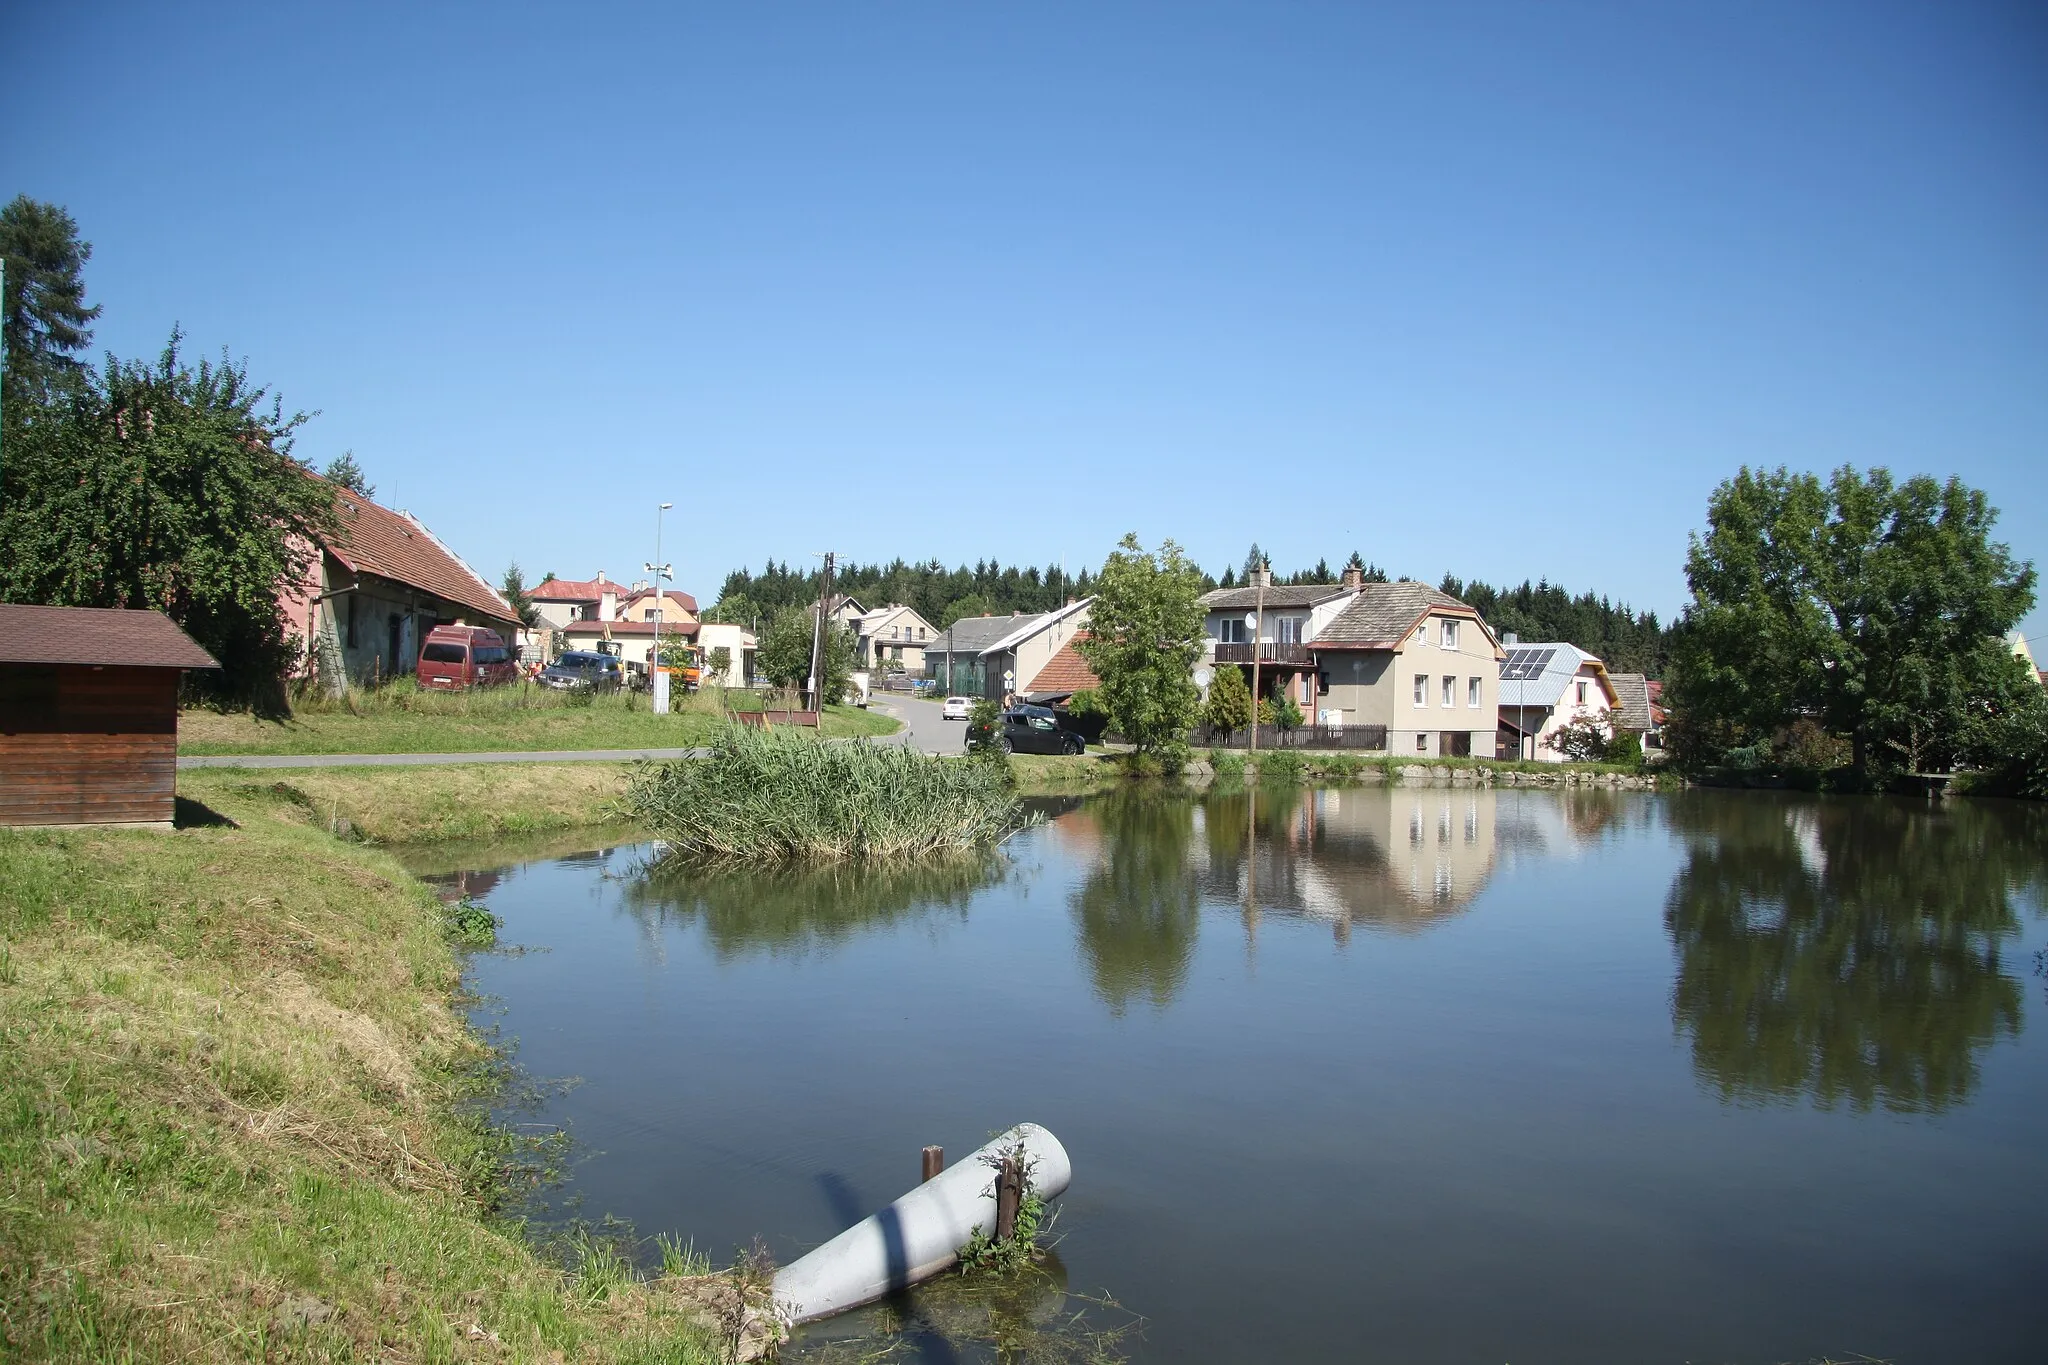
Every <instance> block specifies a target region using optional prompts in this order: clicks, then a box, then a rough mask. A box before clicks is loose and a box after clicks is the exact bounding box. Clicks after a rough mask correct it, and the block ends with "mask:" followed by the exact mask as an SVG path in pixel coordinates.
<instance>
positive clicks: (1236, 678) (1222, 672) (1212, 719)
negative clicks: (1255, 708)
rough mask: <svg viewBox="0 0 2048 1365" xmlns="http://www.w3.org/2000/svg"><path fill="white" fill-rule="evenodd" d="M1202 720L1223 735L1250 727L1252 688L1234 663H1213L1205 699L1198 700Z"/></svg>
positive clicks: (1242, 671)
mask: <svg viewBox="0 0 2048 1365" xmlns="http://www.w3.org/2000/svg"><path fill="white" fill-rule="evenodd" d="M1202 723H1203V724H1204V725H1207V726H1208V727H1209V728H1210V729H1211V730H1214V731H1216V732H1217V733H1218V734H1220V735H1223V736H1225V737H1226V738H1227V737H1228V736H1230V735H1232V734H1234V733H1236V732H1237V731H1239V730H1244V729H1249V728H1250V727H1251V723H1252V689H1251V687H1250V686H1249V685H1248V684H1247V683H1246V682H1245V680H1244V670H1243V669H1241V668H1239V667H1238V666H1237V665H1236V664H1219V665H1218V666H1217V668H1216V676H1215V677H1214V678H1213V679H1212V680H1211V681H1210V683H1209V698H1208V700H1207V701H1205V702H1203V703H1202Z"/></svg>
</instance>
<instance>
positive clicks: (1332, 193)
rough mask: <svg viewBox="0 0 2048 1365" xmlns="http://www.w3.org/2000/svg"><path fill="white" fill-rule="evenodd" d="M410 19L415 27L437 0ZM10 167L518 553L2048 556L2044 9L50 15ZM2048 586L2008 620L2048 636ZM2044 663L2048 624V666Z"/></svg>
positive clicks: (19, 92)
mask: <svg viewBox="0 0 2048 1365" xmlns="http://www.w3.org/2000/svg"><path fill="white" fill-rule="evenodd" d="M430 9H431V10H432V11H433V12H432V13H428V12H427V11H428V10H430ZM5 31H6V34H7V41H6V44H5V46H6V50H7V51H8V53H9V56H10V58H11V60H10V61H8V63H7V67H8V78H7V80H6V81H5V82H4V83H0V117H4V120H5V126H6V127H7V129H8V130H9V132H8V136H7V138H6V140H5V145H4V147H0V171H4V175H0V190H4V191H5V193H6V194H7V195H10V196H11V195H12V194H14V193H16V192H26V193H28V194H31V195H33V196H35V197H37V198H41V199H48V200H53V201H56V202H58V203H62V204H64V205H66V206H68V207H69V208H70V209H71V210H72V212H73V213H74V214H75V215H76V217H77V218H78V220H79V222H80V225H81V227H82V229H83V231H84V233H85V235H86V236H87V237H88V238H89V239H90V240H91V241H92V242H93V244H94V247H95V251H94V257H93V261H92V265H91V267H90V273H89V277H88V279H89V285H90V289H91V294H92V297H93V298H95V299H96V300H98V301H100V302H102V303H103V304H104V305H105V306H106V315H105V317H104V319H103V320H102V323H101V325H100V327H99V332H98V338H97V340H98V343H99V344H100V345H103V346H105V347H108V348H111V349H113V350H114V351H116V352H118V353H121V354H130V353H138V352H153V351H154V350H155V349H156V348H157V347H158V346H160V345H161V343H162V341H163V339H164V337H165V335H166V334H167V333H168V331H169V330H170V327H171V325H172V323H173V322H179V323H182V325H183V326H184V328H185V329H186V331H187V332H188V333H189V335H190V338H191V344H192V345H193V346H194V347H195V348H198V349H200V350H204V351H207V352H218V350H219V349H220V348H221V347H223V346H225V347H227V348H228V349H229V351H230V352H231V353H232V354H233V355H235V356H237V357H246V358H247V360H248V362H249V366H250V369H251V372H252V374H253V375H254V376H255V377H257V378H259V379H261V380H263V381H266V382H268V383H270V384H272V385H273V386H275V388H276V389H277V390H278V391H279V392H281V393H282V394H283V395H284V397H285V399H286V400H287V402H288V403H289V404H290V405H292V406H297V407H305V408H309V409H311V408H317V409H320V410H321V412H322V415H321V416H320V417H319V419H318V420H317V421H315V422H314V423H313V424H312V425H311V427H310V428H308V429H307V431H306V433H305V435H304V437H303V439H302V442H301V445H300V448H299V453H300V454H301V455H302V456H306V457H310V458H311V459H312V460H314V461H315V462H316V463H324V462H325V460H326V459H327V458H329V457H331V456H332V455H334V454H336V453H338V452H340V451H341V450H343V449H345V448H350V449H353V450H354V451H355V453H356V455H357V458H358V459H359V460H360V461H361V462H362V463H363V464H364V465H365V466H366V467H367V468H368V470H369V472H370V475H371V477H372V479H373V481H374V482H375V483H376V484H377V485H378V488H379V492H380V500H383V501H386V502H390V503H393V504H395V505H399V506H403V507H406V508H409V509H411V510H412V511H414V512H416V513H418V514H419V515H420V516H422V517H423V518H424V519H425V520H426V521H427V522H428V524H429V525H430V526H432V527H433V528H434V529H435V530H436V531H437V532H438V533H439V534H440V535H441V536H442V537H443V538H444V539H446V540H447V541H449V542H450V543H451V544H453V545H454V546H455V547H456V548H457V549H458V550H459V551H460V552H461V553H463V554H464V555H465V556H466V557H467V558H468V559H469V560H470V561H471V562H472V563H473V564H475V565H476V566H477V567H478V568H479V569H480V570H482V571H484V572H485V573H486V574H487V575H489V576H491V577H493V578H495V577H496V576H497V574H498V573H499V572H500V571H502V569H503V568H504V566H505V564H506V563H507V562H508V561H510V560H512V559H514V558H516V559H518V560H519V561H520V563H521V564H522V565H524V566H525V568H526V569H527V570H528V571H529V575H530V576H531V575H537V574H538V573H539V572H541V571H544V570H549V569H552V570H556V571H558V572H560V573H562V574H564V575H565V576H577V577H580V576H585V575H588V574H590V573H591V572H594V571H595V570H597V569H600V568H602V569H605V570H607V571H608V572H609V573H611V574H613V575H624V574H627V573H629V572H632V571H634V570H637V569H638V567H639V565H640V563H641V561H643V560H645V559H648V558H651V557H652V555H653V552H654V547H653V537H654V504H655V503H656V502H658V501H662V500H671V501H673V502H675V503H676V505H677V511H676V512H675V513H671V514H670V517H669V520H668V533H667V544H666V546H665V549H666V550H667V551H668V553H669V556H670V558H672V559H673V560H675V561H676V563H677V569H678V577H679V580H680V582H681V584H682V585H683V586H684V587H686V588H689V589H691V590H694V591H696V592H698V593H700V594H701V595H704V596H706V597H708V596H710V595H712V594H715V592H716V589H717V584H718V581H719V579H720V578H721V577H722V576H723V574H724V573H725V571H726V570H727V569H728V568H731V567H733V566H735V565H737V564H739V563H741V562H745V563H748V564H751V565H753V566H755V567H757V568H758V567H759V565H760V564H761V562H762V561H763V560H764V559H765V558H766V557H768V556H770V555H773V556H775V557H777V558H787V559H789V560H791V561H796V562H801V561H803V560H805V559H806V557H807V556H808V555H809V554H810V553H811V552H812V551H815V550H821V549H824V548H826V547H828V546H829V547H833V548H836V549H838V550H840V551H841V552H842V553H844V554H846V555H849V556H851V557H854V558H856V559H860V560H869V559H878V558H879V559H886V558H889V557H892V556H895V555H898V554H900V555H903V556H904V557H906V558H911V559H920V558H929V557H932V556H937V557H938V558H940V559H943V560H945V561H946V562H948V563H949V564H951V563H957V562H961V561H970V562H971V561H973V560H975V559H978V558H982V557H994V558H997V559H1000V560H1002V561H1003V562H1005V563H1009V562H1034V563H1039V564H1044V563H1048V562H1053V561H1057V560H1060V559H1061V558H1064V559H1065V560H1066V562H1067V563H1068V564H1069V565H1070V566H1078V565H1080V564H1082V563H1099V562H1100V561H1101V559H1102V556H1103V555H1104V554H1105V553H1106V552H1107V551H1108V549H1109V548H1110V546H1111V545H1112V544H1113V543H1114V541H1115V539H1116V538H1117V536H1119V535H1120V534H1121V533H1122V532H1124V531H1125V530H1136V531H1137V532H1138V533H1139V534H1140V536H1141V537H1143V538H1144V539H1145V540H1146V541H1147V542H1148V543H1151V542H1154V541H1157V540H1158V539H1160V538H1162V537H1165V536H1172V537H1174V538H1176V539H1177V540H1179V541H1180V542H1181V543H1182V544H1184V545H1185V546H1187V547H1188V548H1189V549H1190V550H1191V551H1192V552H1193V553H1194V554H1195V556H1196V557H1197V558H1198V559H1200V560H1201V561H1202V562H1203V563H1204V564H1206V565H1208V566H1210V567H1211V568H1213V569H1216V570H1220V569H1221V568H1222V567H1223V566H1224V565H1225V564H1227V563H1234V562H1236V561H1237V560H1239V559H1240V558H1241V557H1242V555H1243V553H1244V550H1245V547H1246V545H1247V544H1248V543H1249V542H1250V541H1252V540H1254V539H1256V540H1257V541H1259V542H1260V543H1261V544H1262V545H1264V546H1265V547H1266V548H1267V549H1268V550H1269V551H1270V552H1271V553H1272V554H1273V557H1274V559H1275V561H1276V567H1279V568H1281V569H1283V570H1285V569H1289V568H1292V567H1295V566H1298V565H1307V564H1312V563H1313V562H1314V561H1315V560H1316V559H1317V558H1318V557H1319V556H1327V557H1328V558H1329V559H1330V560H1331V562H1333V563H1335V562H1338V561H1340V560H1341V559H1342V557H1343V556H1344V555H1346V554H1348V553H1349V552H1350V551H1351V550H1352V549H1354V548H1356V549H1358V550H1360V551H1362V552H1363V553H1364V554H1365V555H1366V556H1367V557H1368V558H1370V559H1372V560H1375V561H1377V562H1378V563H1380V564H1382V565H1385V566H1387V567H1388V568H1390V569H1393V570H1395V571H1396V572H1401V573H1407V574H1410V575H1413V576H1416V577H1421V578H1428V579H1432V580H1433V579H1435V578H1436V577H1438V576H1439V575H1441V574H1442V573H1444V572H1445V571H1452V572H1456V573H1458V574H1460V575H1461V576H1463V577H1467V578H1473V577H1478V578H1485V579H1487V580H1490V581H1495V582H1504V581H1519V580H1521V579H1522V578H1524V577H1529V578H1537V577H1544V576H1547V577H1549V578H1550V579H1551V580H1552V581H1554V582H1561V583H1564V584H1566V585H1567V586H1570V587H1572V588H1573V589H1575V590H1576V589H1582V588H1592V589H1595V590H1598V591H1603V592H1607V593H1610V594H1612V595H1614V596H1616V597H1619V598H1625V599H1628V600H1631V601H1633V602H1635V603H1637V604H1639V605H1643V606H1649V607H1654V608H1656V609H1657V610H1659V611H1660V612H1663V613H1667V614H1669V613H1672V612H1675V611H1676V609H1677V608H1678V607H1679V606H1680V605H1681V604H1682V603H1683V601H1684V599H1685V588H1684V575H1683V566H1684V556H1685V537H1686V533H1687V531H1688V530H1691V529H1693V528H1694V527H1696V526H1697V525H1698V524H1699V522H1700V519H1701V515H1702V511H1703V508H1704V505H1705V501H1706V498H1707V495H1708V493H1709V492H1710V490H1711V489H1712V488H1713V486H1714V485H1715V484H1716V483H1717V482H1718V481H1719V480H1721V479H1722V478H1724V477H1726V476H1727V475H1728V474H1730V473H1732V472H1733V471H1734V470H1735V468H1736V467H1737V466H1738V465H1740V464H1742V463H1744V462H1749V463H1751V464H1765V465H1776V464H1779V463H1784V464H1789V465H1792V466H1794V467H1799V468H1811V469H1826V468H1830V467H1832V466H1835V465H1838V464H1840V463H1843V462H1845V461H1846V462H1854V463H1856V464H1859V465H1870V464H1886V465H1889V466H1891V467H1892V468H1894V469H1895V470H1898V471H1901V472H1905V471H1928V472H1934V473H1940V474H1947V473H1950V472H1954V473H1957V474H1960V475H1961V476H1962V477H1963V478H1964V479H1966V480H1967V481H1969V482H1971V483H1973V484H1975V485H1977V486H1979V487H1982V488H1984V489H1986V490H1987V491H1988V492H1989V494H1990V496H1991V498H1992V501H1993V502H1994V503H1995V504H1997V505H1998V506H1999V507H2000V508H2001V509H2003V513H2004V515H2003V519H2002V522H2001V531H2002V534H2003V535H2004V537H2005V538H2006V539H2007V540H2008V541H2009V542H2010V543H2011V544H2012V546H2013V547H2014V549H2015V551H2016V552H2018V553H2019V554H2021V555H2023V556H2025V557H2028V558H2032V559H2034V560H2036V561H2037V562H2040V561H2048V477H2044V474H2043V471H2044V469H2048V460H2044V453H2048V249H2044V243H2048V18H2044V17H2043V12H2042V11H2041V10H2040V8H2039V7H2038V6H2031V7H2030V6H2025V5H2019V4H2013V5H1996V4H1970V3H1956V4H1946V5H1924V4H1886V3H1875V2H1874V0H1862V2H1860V3H1842V4H1829V3H1801V4H1796V5H1788V4H1784V3H1771V4H1765V3H1754V4H1744V3H1717V4H1711V5H1707V4H1700V5H1691V6H1686V5H1675V4H1674V5H1625V4H1618V3H1617V4H1605V5H1585V4H1566V3H1550V4H1542V5H1529V4H1507V5H1499V6H1489V5H1442V6H1437V5H1431V6H1414V7H1409V8H1407V9H1405V10H1395V9H1392V8H1373V7H1367V6H1348V5H1304V4H1292V5H1287V4H1275V5H1250V4H1231V5H1210V4H1174V5H1158V6H1147V5H1137V4H1118V5H1071V6H1069V5H1057V4H1033V5H1028V6H1027V5H1019V4H1011V5H974V6H964V5H936V4H929V5H921V4H870V5H857V6H856V5H817V6H804V5H797V4H781V5H774V6H760V5H721V6H679V5H678V6H668V5H650V6H645V7H602V6H598V5H577V6H562V7H560V8H557V9H548V8H540V7H531V8H522V7H520V6H517V5H508V4H499V5H489V6H477V7H474V8H471V9H467V10H463V9H458V8H455V7H442V6H435V7H427V6H414V5H399V6H391V7H375V6H369V5H356V6H348V7H339V6H336V7H326V8H325V9H324V10H321V11H319V12H316V11H315V9H314V7H306V6H288V5H262V6H251V7H246V8H245V7H237V6H232V5H226V4H220V5H206V6H183V7H169V6H154V7H152V6H141V5H126V6H116V5H105V4H93V3H74V4H65V5H48V6H38V7H35V8H34V9H32V10H24V11H18V12H15V13H14V14H13V15H12V16H11V17H10V18H9V19H8V20H6V21H5ZM2044 621H2048V613H2044V612H2042V611H2037V612H2036V613H2035V615H2034V617H2033V618H2031V620H2030V622H2029V627H2030V634H2034V635H2036V636H2037V637H2041V636H2043V635H2044V632H2043V631H2042V629H2041V628H2042V625H2043V623H2044ZM2041 652H2043V653H2044V654H2048V650H2042V651H2041Z"/></svg>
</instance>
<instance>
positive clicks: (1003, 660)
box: [924, 597, 1095, 701]
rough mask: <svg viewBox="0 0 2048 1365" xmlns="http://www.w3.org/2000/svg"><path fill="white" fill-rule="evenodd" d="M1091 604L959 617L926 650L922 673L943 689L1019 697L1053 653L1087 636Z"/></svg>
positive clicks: (1085, 601) (999, 697)
mask: <svg viewBox="0 0 2048 1365" xmlns="http://www.w3.org/2000/svg"><path fill="white" fill-rule="evenodd" d="M1094 602H1095V599H1094V598H1092V597H1087V598H1083V599H1082V600H1081V601H1079V602H1069V603H1067V605H1065V606H1064V607H1061V608H1060V609H1059V610H1057V611H1041V612H1013V613H1011V614H1010V615H1008V616H963V617H961V618H960V619H959V620H958V621H955V622H954V623H953V624H952V625H950V626H948V627H946V629H944V630H943V631H940V632H939V633H938V634H937V635H935V636H934V637H933V638H932V640H931V643H930V644H929V645H928V646H927V647H926V648H925V650H924V671H925V676H926V677H928V678H930V679H932V680H933V681H934V682H936V683H937V684H938V685H939V688H940V690H941V691H944V692H948V693H958V694H961V695H964V696H971V697H991V698H994V699H996V700H998V701H1000V700H1002V699H1003V698H1004V697H1006V696H1010V695H1013V694H1015V695H1021V694H1023V693H1025V692H1027V691H1029V690H1031V688H1032V685H1033V683H1034V682H1035V681H1036V680H1037V679H1038V678H1039V677H1040V676H1041V675H1042V674H1044V673H1045V672H1046V665H1048V664H1050V663H1051V662H1052V661H1053V658H1054V656H1056V655H1058V654H1059V653H1060V651H1062V650H1063V649H1065V648H1066V647H1067V646H1068V645H1070V644H1072V643H1073V642H1074V640H1075V639H1076V637H1077V636H1085V635H1086V634H1087V626H1088V611H1089V608H1090V607H1091V606H1093V605H1094Z"/></svg>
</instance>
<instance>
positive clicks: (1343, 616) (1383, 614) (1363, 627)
mask: <svg viewBox="0 0 2048 1365" xmlns="http://www.w3.org/2000/svg"><path fill="white" fill-rule="evenodd" d="M1271 604H1272V603H1271V599H1270V598H1269V599H1268V601H1267V605H1269V606H1270V605H1271ZM1446 609H1447V610H1451V611H1460V612H1471V613H1472V615H1473V616H1475V617H1476V616H1477V615H1478V613H1477V612H1475V611H1473V610H1472V608H1471V607H1469V606H1467V605H1466V604H1465V603H1463V602H1460V601H1459V600H1458V599H1457V598H1455V597H1452V596H1451V595H1450V594H1449V593H1442V592H1438V591H1437V590H1436V589H1435V588H1432V587H1430V586H1429V585H1428V584H1427V583H1412V582H1401V583H1367V584H1366V585H1365V586H1364V587H1362V588H1360V589H1359V591H1358V596H1357V597H1355V598H1353V599H1352V602H1351V605H1350V606H1348V607H1346V608H1344V610H1343V611H1341V612H1339V613H1337V616H1336V619H1335V620H1333V621H1331V622H1330V624H1328V625H1327V626H1324V627H1323V628H1322V629H1321V630H1319V631H1317V632H1316V638H1315V639H1314V640H1313V641H1312V642H1311V643H1313V644H1314V645H1315V647H1316V648H1318V649H1327V648H1338V649H1344V648H1350V649H1398V648H1399V647H1400V645H1401V642H1402V641H1403V640H1405V639H1406V638H1407V637H1408V632H1410V631H1412V630H1414V629H1415V623H1416V622H1417V621H1419V620H1421V619H1422V617H1423V614H1424V613H1425V612H1429V611H1432V610H1446Z"/></svg>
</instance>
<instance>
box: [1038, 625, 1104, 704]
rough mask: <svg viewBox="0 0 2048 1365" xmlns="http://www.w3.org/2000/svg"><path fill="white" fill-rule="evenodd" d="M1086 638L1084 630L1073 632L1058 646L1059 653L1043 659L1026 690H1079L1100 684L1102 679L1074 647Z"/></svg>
mask: <svg viewBox="0 0 2048 1365" xmlns="http://www.w3.org/2000/svg"><path fill="white" fill-rule="evenodd" d="M1087 638H1088V632H1087V631H1085V630H1081V631H1076V632H1074V638H1073V639H1071V640H1069V641H1067V642H1066V643H1065V644H1064V645H1061V646H1060V651H1059V653H1057V654H1055V655H1053V656H1052V657H1051V658H1050V659H1047V660H1046V661H1045V667H1044V668H1041V669H1039V670H1038V676H1037V677H1035V678H1033V679H1032V680H1031V684H1030V686H1028V687H1026V688H1025V689H1024V690H1025V691H1026V692H1079V691H1082V690H1083V689H1085V688H1090V687H1100V686H1102V679H1100V678H1098V677H1096V676H1095V670H1094V669H1092V668H1090V667H1089V666H1088V661H1087V660H1086V659H1084V658H1082V657H1081V652H1080V651H1079V650H1077V649H1075V648H1074V646H1075V645H1078V644H1080V643H1081V642H1082V641H1083V640H1085V639H1087Z"/></svg>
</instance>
